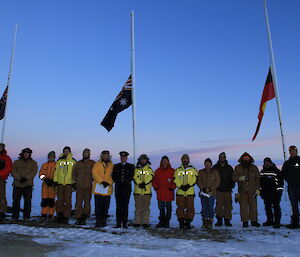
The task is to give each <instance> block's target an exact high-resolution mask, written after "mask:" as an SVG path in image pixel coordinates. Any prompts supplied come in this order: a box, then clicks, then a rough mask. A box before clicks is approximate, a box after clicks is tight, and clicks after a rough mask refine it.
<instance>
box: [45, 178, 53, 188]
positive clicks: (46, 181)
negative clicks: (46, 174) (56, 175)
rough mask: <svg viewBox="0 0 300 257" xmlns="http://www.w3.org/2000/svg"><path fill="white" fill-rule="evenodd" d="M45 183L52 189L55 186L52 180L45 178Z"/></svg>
mask: <svg viewBox="0 0 300 257" xmlns="http://www.w3.org/2000/svg"><path fill="white" fill-rule="evenodd" d="M44 182H45V183H46V184H47V186H49V187H51V186H53V180H52V179H50V178H45V179H44Z"/></svg>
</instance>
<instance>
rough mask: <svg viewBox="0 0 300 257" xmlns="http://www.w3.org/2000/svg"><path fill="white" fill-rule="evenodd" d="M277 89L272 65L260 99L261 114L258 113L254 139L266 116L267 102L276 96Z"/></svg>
mask: <svg viewBox="0 0 300 257" xmlns="http://www.w3.org/2000/svg"><path fill="white" fill-rule="evenodd" d="M275 96H276V95H275V90H274V84H273V77H272V72H271V67H270V68H269V73H268V77H267V80H266V83H265V87H264V91H263V94H262V97H261V101H260V106H259V114H258V124H257V127H256V131H255V133H254V136H253V138H252V141H254V140H255V138H256V136H257V134H258V132H259V129H260V125H261V122H262V118H263V116H264V113H265V109H266V105H267V102H268V101H270V100H271V99H273V98H275Z"/></svg>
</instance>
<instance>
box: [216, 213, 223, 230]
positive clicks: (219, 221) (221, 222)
mask: <svg viewBox="0 0 300 257" xmlns="http://www.w3.org/2000/svg"><path fill="white" fill-rule="evenodd" d="M216 218H217V220H218V221H217V223H216V224H215V226H217V227H221V226H222V225H223V219H222V217H220V216H216Z"/></svg>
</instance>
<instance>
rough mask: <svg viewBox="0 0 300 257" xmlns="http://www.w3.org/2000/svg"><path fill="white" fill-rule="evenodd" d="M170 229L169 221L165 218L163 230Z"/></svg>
mask: <svg viewBox="0 0 300 257" xmlns="http://www.w3.org/2000/svg"><path fill="white" fill-rule="evenodd" d="M169 227H170V219H168V218H166V220H165V224H164V228H169Z"/></svg>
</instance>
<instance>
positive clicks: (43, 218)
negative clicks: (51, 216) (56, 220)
mask: <svg viewBox="0 0 300 257" xmlns="http://www.w3.org/2000/svg"><path fill="white" fill-rule="evenodd" d="M45 220H47V214H42V215H41V220H40V221H42V222H43V221H45Z"/></svg>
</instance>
